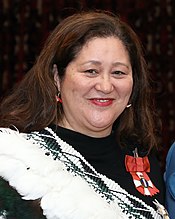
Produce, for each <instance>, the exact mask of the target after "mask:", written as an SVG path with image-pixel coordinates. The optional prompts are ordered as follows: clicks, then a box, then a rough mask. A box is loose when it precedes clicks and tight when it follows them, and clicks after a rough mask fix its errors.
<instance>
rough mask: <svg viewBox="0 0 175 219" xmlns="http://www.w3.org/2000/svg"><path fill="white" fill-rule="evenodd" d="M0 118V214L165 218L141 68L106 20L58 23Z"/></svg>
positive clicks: (93, 15) (127, 37) (118, 25)
mask: <svg viewBox="0 0 175 219" xmlns="http://www.w3.org/2000/svg"><path fill="white" fill-rule="evenodd" d="M0 121H1V124H0V125H1V128H0V163H1V165H0V215H1V218H12V217H13V218H15V219H21V218H22V219H24V218H25V219H27V218H30V219H31V218H37V219H39V218H48V219H65V218H66V219H80V218H81V219H89V218H93V219H106V218H108V219H122V218H126V219H127V218H128V219H129V218H140V219H141V218H142V219H144V218H145V219H161V218H168V215H167V213H166V211H165V209H164V207H163V204H164V191H163V188H164V186H163V178H162V174H161V171H160V167H159V163H158V160H157V158H156V154H155V149H156V148H157V147H158V143H157V136H156V131H157V130H156V126H155V121H154V109H153V108H152V102H151V91H150V85H149V78H148V71H147V66H146V64H145V60H144V57H143V53H142V49H141V45H140V43H139V40H138V37H137V35H136V34H135V33H134V32H133V30H132V29H131V28H130V27H129V26H128V25H127V24H126V23H124V22H122V21H121V20H120V19H119V18H118V17H116V16H115V15H113V14H110V13H108V12H103V11H101V12H99V11H98V12H96V11H91V12H81V13H77V14H74V15H72V16H70V17H68V18H66V19H65V20H63V21H62V22H61V23H60V24H59V25H58V26H57V27H56V28H55V30H54V31H53V32H52V33H51V34H50V36H49V38H48V40H47V41H46V43H45V45H44V48H43V50H42V51H41V54H40V55H39V57H38V58H37V60H36V63H35V65H34V66H33V68H32V69H31V70H30V71H29V72H28V73H27V74H26V77H25V78H24V79H23V81H22V82H21V83H20V84H19V85H18V86H16V87H15V88H14V90H13V92H12V94H11V95H10V96H8V97H6V98H5V99H4V100H3V102H2V104H1V106H0ZM153 149H154V150H153ZM38 183H39V184H38ZM155 200H156V201H155ZM160 203H161V204H160ZM160 209H161V211H160ZM162 210H163V211H162Z"/></svg>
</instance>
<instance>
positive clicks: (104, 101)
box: [90, 98, 113, 107]
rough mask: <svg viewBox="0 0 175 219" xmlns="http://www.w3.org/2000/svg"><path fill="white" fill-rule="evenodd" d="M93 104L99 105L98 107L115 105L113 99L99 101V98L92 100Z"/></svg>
mask: <svg viewBox="0 0 175 219" xmlns="http://www.w3.org/2000/svg"><path fill="white" fill-rule="evenodd" d="M90 101H91V103H93V104H95V105H97V106H102V107H105V106H109V105H111V104H112V103H113V99H111V98H108V99H98V98H94V99H90Z"/></svg>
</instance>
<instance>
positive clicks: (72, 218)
mask: <svg viewBox="0 0 175 219" xmlns="http://www.w3.org/2000/svg"><path fill="white" fill-rule="evenodd" d="M25 135H26V134H23V133H18V132H17V131H12V130H10V129H0V164H1V165H0V176H2V177H3V178H4V179H5V180H7V181H8V182H9V184H10V185H11V186H12V187H14V188H15V189H16V190H17V191H18V193H19V194H20V195H21V196H22V198H23V199H26V200H36V199H40V200H41V202H40V205H41V208H42V209H43V214H44V215H45V216H46V218H48V219H80V218H81V219H122V218H123V219H124V218H128V217H127V216H126V215H123V213H121V210H120V209H119V207H118V206H116V205H113V204H108V203H107V202H106V201H105V200H103V199H102V198H101V197H100V196H99V195H98V194H96V193H95V191H93V189H92V188H90V187H89V186H88V184H87V183H86V182H85V181H84V180H83V179H81V178H80V177H78V176H73V175H71V174H70V173H69V172H67V171H66V170H65V169H66V168H65V166H64V164H63V163H61V162H60V161H58V160H53V159H52V158H51V157H50V156H45V155H44V153H43V151H42V149H41V148H40V146H39V145H36V144H34V143H32V142H31V141H29V140H26V139H25V138H24V136H25Z"/></svg>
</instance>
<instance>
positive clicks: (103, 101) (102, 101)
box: [97, 100, 108, 103]
mask: <svg viewBox="0 0 175 219" xmlns="http://www.w3.org/2000/svg"><path fill="white" fill-rule="evenodd" d="M97 101H98V102H101V103H105V102H108V100H97Z"/></svg>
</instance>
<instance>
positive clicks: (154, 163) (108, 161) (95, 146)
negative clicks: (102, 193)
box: [51, 125, 164, 208]
mask: <svg viewBox="0 0 175 219" xmlns="http://www.w3.org/2000/svg"><path fill="white" fill-rule="evenodd" d="M51 128H52V129H53V130H54V131H55V132H56V133H57V135H58V136H59V137H60V138H61V139H62V140H63V141H66V142H67V143H68V144H70V145H71V146H72V147H74V149H75V150H77V151H78V152H79V153H81V155H83V157H84V158H85V159H86V160H87V161H88V162H89V163H90V164H91V165H92V166H93V167H94V168H95V169H96V171H97V172H99V173H101V174H103V175H106V176H107V177H108V178H110V179H112V180H114V181H115V182H117V183H118V184H119V185H120V186H121V187H122V188H124V189H125V190H126V191H128V193H130V194H132V195H134V196H136V197H138V198H140V199H142V200H143V201H144V202H145V203H147V204H148V205H150V206H152V207H154V208H155V205H154V204H153V202H152V201H153V200H155V199H157V200H158V201H159V202H160V203H161V204H164V183H163V177H162V174H161V170H160V166H159V162H158V160H157V158H156V156H155V155H154V154H150V155H149V156H148V157H149V162H150V167H151V170H150V173H148V175H149V177H150V179H151V181H152V182H153V184H154V185H155V186H156V187H157V188H158V189H159V190H160V193H158V194H157V195H154V196H153V197H150V196H144V195H142V194H141V193H139V192H138V191H137V189H136V188H135V185H134V183H133V180H132V176H131V175H130V173H128V172H127V171H126V168H125V155H126V153H127V154H128V155H133V154H132V152H130V151H127V152H126V150H122V149H121V148H120V147H119V146H118V145H117V143H116V140H115V135H114V134H111V135H109V136H107V137H103V138H93V137H90V136H86V135H83V134H80V133H78V132H75V131H72V130H69V129H65V128H62V127H59V126H54V125H52V126H51Z"/></svg>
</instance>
